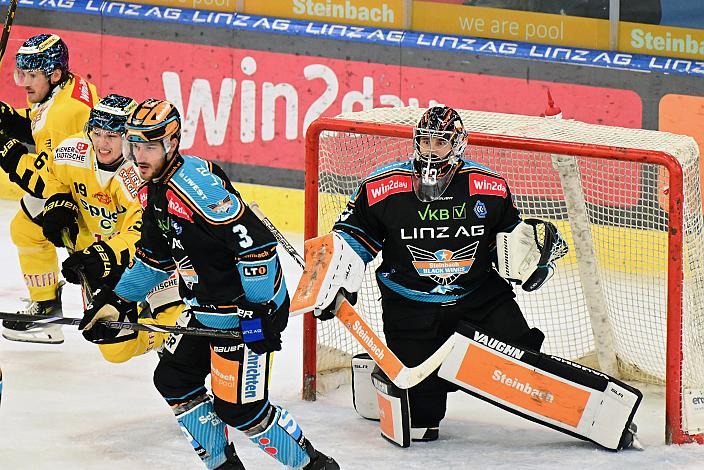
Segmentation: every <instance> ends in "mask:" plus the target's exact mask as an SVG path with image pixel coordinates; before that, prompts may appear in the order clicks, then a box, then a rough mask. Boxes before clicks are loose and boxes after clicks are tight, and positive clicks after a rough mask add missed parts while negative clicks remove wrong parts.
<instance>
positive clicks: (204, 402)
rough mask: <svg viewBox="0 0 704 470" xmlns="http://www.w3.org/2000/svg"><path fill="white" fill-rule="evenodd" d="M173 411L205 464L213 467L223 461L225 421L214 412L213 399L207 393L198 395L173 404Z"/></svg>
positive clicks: (224, 457) (224, 458) (210, 467)
mask: <svg viewBox="0 0 704 470" xmlns="http://www.w3.org/2000/svg"><path fill="white" fill-rule="evenodd" d="M173 411H174V414H175V415H176V419H177V420H178V423H179V425H180V426H181V431H183V434H184V435H185V436H186V438H187V439H188V440H189V441H190V442H191V444H192V445H193V450H195V451H196V454H198V457H200V458H201V460H202V461H203V463H205V466H206V467H207V468H208V469H214V468H217V467H219V466H220V465H222V464H223V463H225V460H226V456H225V447H226V446H227V435H226V434H225V423H224V422H223V421H222V420H221V419H220V418H218V416H217V414H216V413H215V410H214V408H213V399H212V398H211V397H210V396H208V395H207V394H202V395H198V396H197V397H196V398H194V399H192V400H190V401H189V402H187V403H183V404H181V405H178V406H175V407H174V408H173Z"/></svg>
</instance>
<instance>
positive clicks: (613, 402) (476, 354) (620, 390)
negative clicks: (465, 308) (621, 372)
mask: <svg viewBox="0 0 704 470" xmlns="http://www.w3.org/2000/svg"><path fill="white" fill-rule="evenodd" d="M455 336H456V338H455V339H456V341H455V346H454V348H453V350H452V352H451V353H450V354H449V355H448V357H447V358H446V359H445V361H444V362H443V364H442V366H441V367H440V370H439V372H438V375H439V376H440V377H442V378H443V379H445V380H448V381H450V382H452V383H454V384H457V385H458V386H460V387H461V388H462V389H463V390H464V391H466V392H468V393H470V394H472V395H474V396H477V397H479V398H481V399H483V400H485V401H488V402H489V403H492V404H494V405H497V406H499V407H501V408H503V409H505V410H507V411H509V412H511V413H514V414H517V415H519V416H522V417H524V418H527V419H529V420H531V421H534V422H536V423H539V424H543V425H545V426H548V427H551V428H553V429H556V430H558V431H562V432H564V433H567V434H570V435H572V436H575V437H578V438H580V439H585V440H589V441H592V442H594V443H596V444H598V445H600V446H603V447H605V448H607V449H611V450H618V449H620V448H622V446H623V444H622V441H621V439H622V437H623V436H625V435H626V434H627V432H628V426H629V425H630V423H631V422H632V420H633V416H634V415H635V412H636V409H637V408H638V405H639V404H640V402H641V400H642V398H643V394H642V393H641V392H640V391H639V390H638V389H636V388H634V387H631V386H630V385H628V384H626V383H623V382H621V381H619V380H617V379H614V378H612V377H609V376H608V375H606V374H603V373H601V372H599V371H595V370H593V369H590V368H588V367H585V366H582V365H579V364H576V363H573V362H571V361H568V360H566V359H562V358H560V357H557V356H550V355H547V354H542V353H535V352H533V351H528V350H523V349H521V348H518V347H515V346H513V345H511V344H508V343H505V342H503V341H500V340H497V339H495V338H492V337H490V336H488V335H486V334H484V333H482V332H481V331H478V330H476V329H474V328H473V327H471V326H469V325H468V324H465V323H463V324H461V325H460V326H459V328H458V331H457V333H455Z"/></svg>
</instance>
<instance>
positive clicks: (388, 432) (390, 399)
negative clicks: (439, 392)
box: [372, 367, 411, 447]
mask: <svg viewBox="0 0 704 470" xmlns="http://www.w3.org/2000/svg"><path fill="white" fill-rule="evenodd" d="M372 383H373V384H374V388H376V397H377V401H378V405H379V430H380V431H381V436H382V437H383V438H384V439H386V440H388V441H389V442H392V443H394V444H396V445H398V446H400V447H409V446H410V445H411V430H410V428H411V413H410V405H409V404H408V390H403V389H400V388H398V387H397V386H396V385H394V384H393V382H391V380H389V378H388V377H387V376H386V375H385V374H384V373H383V372H382V371H381V369H379V368H378V367H377V368H376V369H375V370H374V372H372Z"/></svg>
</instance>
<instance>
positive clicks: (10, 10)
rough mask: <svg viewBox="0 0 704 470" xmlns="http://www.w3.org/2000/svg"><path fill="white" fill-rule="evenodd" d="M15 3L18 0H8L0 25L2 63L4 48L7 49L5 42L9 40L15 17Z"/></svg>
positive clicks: (0, 56)
mask: <svg viewBox="0 0 704 470" xmlns="http://www.w3.org/2000/svg"><path fill="white" fill-rule="evenodd" d="M17 3H18V0H10V4H9V5H8V6H7V16H6V17H5V23H4V24H3V27H2V36H0V64H2V58H3V57H5V49H7V43H8V42H9V40H10V30H11V29H12V22H13V21H14V19H15V12H16V11H17Z"/></svg>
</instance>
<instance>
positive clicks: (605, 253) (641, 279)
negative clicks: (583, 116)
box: [304, 108, 704, 443]
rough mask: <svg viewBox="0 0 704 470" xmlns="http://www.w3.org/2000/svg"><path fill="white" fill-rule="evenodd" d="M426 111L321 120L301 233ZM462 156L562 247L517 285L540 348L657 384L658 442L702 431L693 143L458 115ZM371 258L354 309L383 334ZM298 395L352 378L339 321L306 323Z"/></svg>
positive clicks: (703, 236)
mask: <svg viewBox="0 0 704 470" xmlns="http://www.w3.org/2000/svg"><path fill="white" fill-rule="evenodd" d="M423 111H424V110H422V109H417V108H379V109H373V110H369V111H363V112H357V113H348V114H342V115H340V116H337V117H336V118H331V119H319V120H318V121H316V122H314V123H313V124H312V125H311V128H310V129H309V130H308V137H307V156H306V238H310V237H313V236H316V235H317V234H323V233H327V232H328V231H329V230H330V229H331V227H332V224H333V223H334V222H335V220H336V218H337V217H338V215H339V214H340V213H341V212H342V210H343V209H344V207H345V204H346V203H347V201H348V199H349V197H350V195H351V194H352V193H353V192H354V191H355V189H356V188H357V186H358V185H359V183H360V181H361V179H362V178H364V177H365V176H367V175H368V174H369V173H371V172H372V171H373V170H374V169H376V168H378V167H379V166H381V165H384V164H387V163H390V162H393V161H400V160H406V159H408V158H410V157H411V155H412V133H413V126H414V125H415V124H416V123H417V122H418V119H419V118H420V116H421V114H422V113H423ZM459 113H460V115H461V116H462V120H463V122H464V125H465V127H466V128H467V129H468V130H469V131H470V137H469V145H468V146H467V149H466V151H465V158H466V159H469V160H473V161H475V162H477V163H480V164H482V165H486V166H488V167H490V168H492V169H493V170H495V171H497V172H498V173H500V174H501V175H503V176H504V177H505V178H506V180H507V181H508V184H509V187H510V188H511V192H512V194H513V198H514V203H515V204H516V206H517V207H518V209H519V210H520V212H521V214H522V215H523V217H524V218H527V217H535V218H540V219H544V220H549V221H551V222H553V223H554V224H555V225H557V226H558V228H559V229H560V231H561V233H562V234H563V236H564V237H565V240H566V241H567V243H568V244H569V247H570V254H569V255H568V256H566V257H565V258H563V259H561V260H560V261H559V262H558V269H557V271H556V273H555V276H554V277H553V278H552V279H551V280H550V281H549V282H548V283H547V284H546V285H545V286H543V287H542V288H541V289H539V290H538V291H536V292H531V293H526V292H524V291H523V290H521V289H520V288H519V289H516V293H517V300H518V303H519V305H520V306H521V308H522V310H523V312H524V314H525V316H526V318H527V320H528V322H529V324H531V325H532V326H536V327H538V328H540V329H541V330H542V331H543V332H544V333H545V335H546V340H545V343H544V346H543V352H545V353H548V354H554V355H557V356H560V357H564V358H567V359H571V360H574V361H577V362H580V363H582V364H585V365H588V366H590V367H594V368H597V369H600V370H602V371H604V372H606V373H608V374H611V375H614V376H617V377H619V378H622V379H626V380H636V381H642V382H649V383H657V384H662V385H666V391H667V398H666V408H667V409H666V417H667V418H666V421H667V422H666V427H667V430H666V433H667V439H668V441H669V440H670V439H671V440H672V441H673V442H676V443H679V442H689V441H691V440H698V441H700V442H704V441H702V436H701V435H700V433H701V432H702V431H704V298H703V297H704V267H703V266H702V263H703V262H704V233H703V228H704V226H703V223H702V200H701V193H700V184H699V171H700V168H699V151H698V147H697V144H696V142H695V141H694V140H693V139H692V138H690V137H685V136H680V135H675V134H669V133H664V132H656V131H649V130H641V129H626V128H617V127H607V126H600V125H593V124H586V123H582V122H577V121H572V120H554V119H546V118H539V117H530V116H519V115H511V114H498V113H487V112H477V111H463V110H460V111H459ZM380 257H383V252H382V253H380V254H379V256H378V257H377V260H375V262H374V263H372V264H370V265H369V266H368V269H367V273H366V275H365V279H364V283H363V287H362V289H361V291H360V295H359V301H358V303H357V306H356V308H357V310H358V311H359V312H360V314H361V315H362V316H363V317H364V318H365V320H366V321H367V322H368V323H369V325H370V326H372V327H373V328H374V330H375V331H376V333H377V334H379V335H380V336H381V337H382V338H383V326H382V322H381V305H380V302H379V297H380V294H379V290H378V287H377V285H376V280H375V278H374V271H375V269H376V267H377V266H378V262H379V259H380ZM306 322H307V323H306V327H305V334H304V397H305V398H307V399H314V397H315V391H316V388H317V389H322V388H323V387H324V386H325V384H326V383H328V382H335V383H339V382H340V381H344V380H348V379H349V377H350V363H351V356H352V355H354V354H357V353H359V352H363V349H362V348H361V347H360V345H359V344H358V343H357V342H356V341H355V339H354V338H353V337H352V336H351V335H350V334H349V333H348V332H347V331H346V330H345V329H344V327H342V325H341V324H340V323H339V322H337V321H327V322H321V323H318V324H317V325H316V323H315V321H314V320H313V319H312V318H311V316H308V317H307V318H306Z"/></svg>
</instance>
